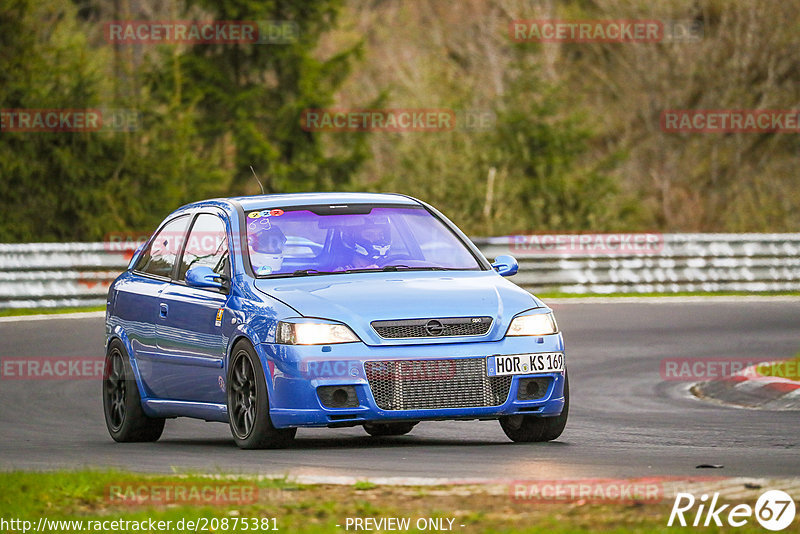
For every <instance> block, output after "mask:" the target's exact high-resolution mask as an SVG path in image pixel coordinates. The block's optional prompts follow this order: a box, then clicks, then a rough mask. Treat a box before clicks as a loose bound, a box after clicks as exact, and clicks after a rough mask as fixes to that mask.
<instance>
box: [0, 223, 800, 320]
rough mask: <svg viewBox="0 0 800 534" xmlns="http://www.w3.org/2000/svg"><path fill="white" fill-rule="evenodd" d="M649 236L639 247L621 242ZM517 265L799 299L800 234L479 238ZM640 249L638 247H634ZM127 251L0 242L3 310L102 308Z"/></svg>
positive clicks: (560, 276)
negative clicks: (785, 293) (796, 295)
mask: <svg viewBox="0 0 800 534" xmlns="http://www.w3.org/2000/svg"><path fill="white" fill-rule="evenodd" d="M620 235H622V236H625V235H627V236H631V235H633V236H637V235H638V236H645V241H644V246H636V245H635V244H633V245H632V244H631V243H630V242H628V243H627V245H626V244H625V239H624V238H622V239H620V238H619V236H620ZM473 241H474V242H475V244H476V245H478V247H479V248H480V249H481V251H482V252H483V253H484V255H485V256H486V257H487V258H489V259H493V258H495V257H496V256H500V255H502V254H510V255H512V256H514V257H515V258H517V260H518V261H519V266H520V269H519V273H518V274H517V275H516V276H514V277H513V278H512V279H511V280H513V281H514V282H515V283H517V284H518V285H520V286H522V287H525V288H527V289H530V290H531V291H533V292H534V293H536V292H544V291H558V292H564V293H575V294H595V295H602V294H608V293H632V294H635V293H650V292H664V293H675V292H683V291H703V292H714V291H748V292H763V291H799V290H800V234H663V235H661V234H618V235H617V237H616V238H614V237H613V236H610V235H603V234H597V235H591V234H584V235H571V236H569V235H567V236H554V235H549V236H542V235H526V236H512V237H491V238H476V239H474V240H473ZM634 241H635V239H634ZM133 246H134V245H132V244H126V243H25V244H0V308H33V307H75V306H102V305H103V304H104V303H105V295H106V292H107V291H108V286H109V284H110V283H111V281H112V280H113V279H114V278H115V277H116V276H117V274H118V273H119V272H121V271H122V270H123V269H124V268H125V267H126V266H127V264H128V261H129V259H130V257H131V254H132V253H133V249H132V247H133Z"/></svg>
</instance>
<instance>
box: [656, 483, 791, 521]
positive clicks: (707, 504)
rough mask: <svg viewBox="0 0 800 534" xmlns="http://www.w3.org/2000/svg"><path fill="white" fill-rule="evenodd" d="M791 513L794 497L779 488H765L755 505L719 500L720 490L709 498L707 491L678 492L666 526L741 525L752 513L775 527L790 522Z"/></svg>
mask: <svg viewBox="0 0 800 534" xmlns="http://www.w3.org/2000/svg"><path fill="white" fill-rule="evenodd" d="M794 516H795V505H794V499H792V497H791V495H789V494H788V493H786V492H785V491H781V490H769V491H765V492H764V493H762V494H761V496H760V497H759V498H758V500H757V501H756V505H755V506H754V507H751V506H750V505H749V504H736V505H732V504H730V503H728V504H720V503H719V493H714V495H713V496H711V500H709V496H708V494H703V495H701V496H700V498H699V499H696V498H695V496H694V495H692V494H691V493H678V494H677V495H676V496H675V503H674V504H673V505H672V512H670V514H669V521H667V526H668V527H671V526H673V525H675V526H677V525H680V526H682V527H686V526H692V527H708V526H711V525H714V526H717V527H721V526H723V525H725V524H726V523H727V525H729V526H732V527H742V526H744V525H746V524H747V523H749V522H750V520H751V519H752V518H753V517H755V519H756V521H758V523H759V524H760V525H761V526H762V527H764V528H765V529H767V530H772V531H778V530H783V529H785V528H786V527H788V526H789V525H791V524H792V521H794Z"/></svg>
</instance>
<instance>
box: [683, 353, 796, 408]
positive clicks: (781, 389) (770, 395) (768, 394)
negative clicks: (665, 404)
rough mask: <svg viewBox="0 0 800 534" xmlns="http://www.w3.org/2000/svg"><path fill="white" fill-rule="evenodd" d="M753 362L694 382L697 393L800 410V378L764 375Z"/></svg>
mask: <svg viewBox="0 0 800 534" xmlns="http://www.w3.org/2000/svg"><path fill="white" fill-rule="evenodd" d="M762 365H764V364H763V363H762V364H759V365H753V366H750V367H747V368H745V369H742V370H741V371H739V372H738V373H736V374H735V375H732V376H728V377H725V378H722V379H719V380H710V381H707V382H699V383H697V384H695V385H694V386H692V388H691V389H692V393H694V394H695V395H696V396H697V397H700V398H706V399H712V400H715V401H718V402H722V403H725V404H732V405H735V406H740V407H744V408H758V409H761V410H800V382H798V381H796V380H790V379H788V378H783V377H779V376H763V375H761V374H759V373H758V370H757V367H759V366H762Z"/></svg>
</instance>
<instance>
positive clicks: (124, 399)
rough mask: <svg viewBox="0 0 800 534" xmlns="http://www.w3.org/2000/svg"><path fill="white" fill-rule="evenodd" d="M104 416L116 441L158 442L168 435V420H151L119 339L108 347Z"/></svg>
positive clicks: (104, 377) (104, 376) (104, 383)
mask: <svg viewBox="0 0 800 534" xmlns="http://www.w3.org/2000/svg"><path fill="white" fill-rule="evenodd" d="M103 412H104V413H105V418H106V427H107V428H108V433H109V434H111V437H112V438H113V439H114V441H119V442H121V443H125V442H143V441H156V440H158V438H160V437H161V433H162V432H163V431H164V419H157V418H154V417H148V416H147V415H145V413H144V410H142V399H141V397H140V396H139V388H138V387H137V385H136V379H135V378H134V375H133V367H131V362H130V359H129V357H128V353H127V351H126V350H125V346H124V345H123V344H122V342H121V341H120V340H119V339H114V340H113V341H111V343H109V344H108V351H107V352H106V362H105V369H104V373H103Z"/></svg>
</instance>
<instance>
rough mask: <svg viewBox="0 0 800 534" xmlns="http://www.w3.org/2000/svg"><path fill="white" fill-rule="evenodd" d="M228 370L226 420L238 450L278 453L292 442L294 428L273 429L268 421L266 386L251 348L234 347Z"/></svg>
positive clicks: (259, 365)
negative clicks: (228, 422) (273, 450)
mask: <svg viewBox="0 0 800 534" xmlns="http://www.w3.org/2000/svg"><path fill="white" fill-rule="evenodd" d="M232 354H233V356H232V357H231V360H230V366H229V370H228V387H227V390H228V417H229V419H230V427H231V434H233V439H234V441H236V445H238V446H239V448H241V449H279V448H283V447H286V446H287V445H289V443H291V441H292V440H293V439H294V436H295V434H296V433H297V429H296V428H275V427H274V426H273V425H272V420H271V419H270V418H269V398H268V395H267V382H266V378H265V377H264V371H263V367H262V366H261V360H259V358H258V355H256V352H255V350H254V349H253V347H252V346H251V345H250V344H249V343H247V342H244V341H243V342H240V343H238V344H237V345H236V346H235V347H233V352H232Z"/></svg>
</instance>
